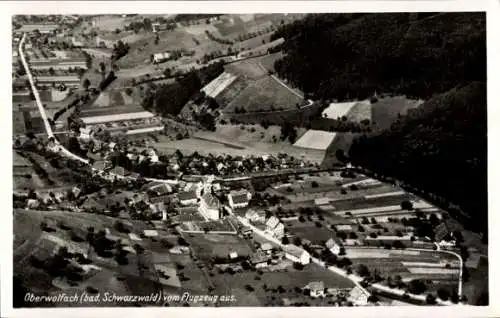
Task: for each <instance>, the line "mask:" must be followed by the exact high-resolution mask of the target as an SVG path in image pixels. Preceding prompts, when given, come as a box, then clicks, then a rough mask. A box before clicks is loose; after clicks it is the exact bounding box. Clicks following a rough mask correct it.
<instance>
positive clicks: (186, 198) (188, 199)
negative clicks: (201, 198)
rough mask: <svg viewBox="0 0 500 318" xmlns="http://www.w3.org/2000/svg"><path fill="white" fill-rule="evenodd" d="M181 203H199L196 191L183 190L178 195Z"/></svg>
mask: <svg viewBox="0 0 500 318" xmlns="http://www.w3.org/2000/svg"><path fill="white" fill-rule="evenodd" d="M177 197H178V198H179V202H180V203H181V205H185V206H186V205H195V204H197V203H198V196H197V193H196V191H194V190H192V191H183V192H181V193H179V195H178V196H177Z"/></svg>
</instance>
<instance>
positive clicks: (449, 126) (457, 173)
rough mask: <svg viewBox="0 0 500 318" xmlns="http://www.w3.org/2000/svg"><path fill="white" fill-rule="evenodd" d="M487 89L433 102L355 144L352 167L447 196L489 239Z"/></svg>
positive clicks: (464, 89) (462, 90)
mask: <svg viewBox="0 0 500 318" xmlns="http://www.w3.org/2000/svg"><path fill="white" fill-rule="evenodd" d="M486 136H487V130H486V85H485V84H484V83H481V82H475V83H471V84H469V85H465V86H459V87H456V88H454V89H451V90H449V91H447V92H445V93H443V94H440V95H437V96H435V97H433V98H431V99H429V100H428V101H427V102H426V103H425V104H424V105H422V106H421V107H419V108H418V109H415V110H413V111H411V112H410V113H409V114H408V115H407V116H405V117H402V118H401V119H400V120H398V121H397V122H396V123H394V124H393V125H392V126H391V128H390V129H388V130H385V131H383V132H381V133H379V134H374V135H368V136H366V135H365V136H363V137H361V138H359V139H357V140H355V141H354V142H353V144H352V146H351V149H350V151H349V155H350V157H351V160H352V161H353V163H355V164H358V165H361V166H363V167H366V168H368V169H371V170H373V171H376V172H377V173H378V174H380V175H382V176H388V177H393V178H396V179H398V180H403V181H404V182H406V183H408V184H411V185H412V186H413V187H416V188H418V189H424V190H425V191H426V192H428V193H433V194H436V195H439V196H442V197H444V198H446V199H447V200H449V202H451V203H454V204H457V205H459V206H460V208H461V209H462V211H463V212H464V213H465V214H467V215H468V216H470V221H469V222H467V224H465V225H466V226H469V227H470V228H471V229H474V230H479V231H482V232H484V233H487V211H488V203H487V192H488V186H487V159H486V149H487V137H486Z"/></svg>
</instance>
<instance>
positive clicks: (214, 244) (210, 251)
mask: <svg viewBox="0 0 500 318" xmlns="http://www.w3.org/2000/svg"><path fill="white" fill-rule="evenodd" d="M184 237H185V239H186V241H188V242H189V244H190V245H191V248H192V249H193V250H194V253H195V255H196V256H197V257H198V258H200V259H202V260H204V261H207V262H208V261H211V259H212V258H214V257H219V258H227V257H228V256H229V253H230V252H236V253H237V254H238V256H248V255H251V254H252V253H253V250H252V247H251V246H250V245H249V244H248V242H247V241H245V240H243V239H240V238H239V237H238V236H236V235H230V234H224V235H221V234H186V235H184Z"/></svg>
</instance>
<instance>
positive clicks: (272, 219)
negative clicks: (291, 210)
mask: <svg viewBox="0 0 500 318" xmlns="http://www.w3.org/2000/svg"><path fill="white" fill-rule="evenodd" d="M279 223H280V220H278V218H277V217H275V216H271V217H270V218H269V219H268V220H267V222H266V230H268V231H272V230H273V229H274V228H275V227H276V225H278V224H279Z"/></svg>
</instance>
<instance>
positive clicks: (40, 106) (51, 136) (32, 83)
mask: <svg viewBox="0 0 500 318" xmlns="http://www.w3.org/2000/svg"><path fill="white" fill-rule="evenodd" d="M26 37H27V35H26V33H24V34H23V38H22V39H21V41H20V42H19V56H20V57H21V62H22V63H23V66H24V69H25V71H26V75H28V80H29V83H30V86H31V90H32V91H33V95H34V96H35V101H36V105H37V107H38V111H39V112H40V115H41V116H42V119H43V123H44V127H45V132H46V133H47V136H48V138H49V139H52V140H53V143H54V145H53V146H52V147H50V148H51V150H53V151H54V152H56V153H59V154H60V155H62V156H64V157H67V158H70V159H73V160H76V161H80V162H81V163H84V164H87V165H88V164H89V160H88V159H85V158H82V157H80V156H77V155H75V154H74V153H72V152H70V151H69V150H68V149H66V148H64V146H62V145H61V144H60V142H59V140H57V139H56V138H55V135H54V132H53V131H52V127H51V126H50V123H49V120H48V118H47V114H46V113H45V109H44V107H43V103H42V101H41V99H40V95H39V94H38V90H37V88H36V85H35V81H34V79H33V75H32V73H31V70H30V68H29V64H28V62H27V61H26V57H25V55H24V50H23V46H24V43H25V42H26ZM92 170H93V171H95V172H100V173H106V174H107V175H109V176H111V177H115V178H117V179H128V180H135V179H136V178H133V177H127V176H122V175H118V174H114V173H109V172H104V171H102V170H98V169H95V168H92ZM144 179H145V180H146V181H154V182H165V183H170V184H177V183H178V181H177V180H164V179H154V178H144Z"/></svg>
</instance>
